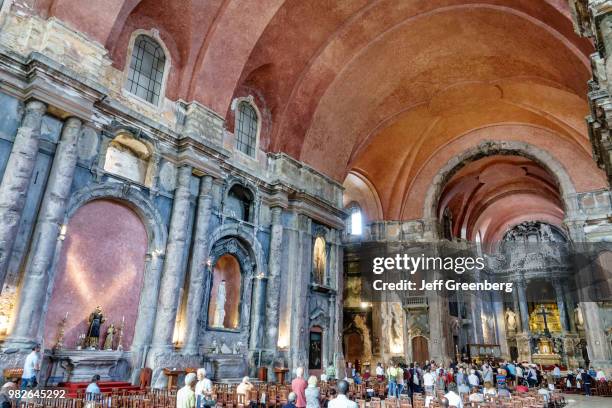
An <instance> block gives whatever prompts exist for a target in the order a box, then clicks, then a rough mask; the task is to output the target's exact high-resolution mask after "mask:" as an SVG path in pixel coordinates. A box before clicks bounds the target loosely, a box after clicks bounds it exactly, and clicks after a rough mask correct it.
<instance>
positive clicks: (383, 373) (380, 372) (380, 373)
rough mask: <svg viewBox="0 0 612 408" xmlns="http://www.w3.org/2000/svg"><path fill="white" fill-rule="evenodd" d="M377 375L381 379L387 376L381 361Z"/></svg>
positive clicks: (377, 366)
mask: <svg viewBox="0 0 612 408" xmlns="http://www.w3.org/2000/svg"><path fill="white" fill-rule="evenodd" d="M376 377H377V378H378V380H379V381H382V380H383V378H384V377H385V369H384V368H383V366H382V364H381V363H378V364H377V365H376Z"/></svg>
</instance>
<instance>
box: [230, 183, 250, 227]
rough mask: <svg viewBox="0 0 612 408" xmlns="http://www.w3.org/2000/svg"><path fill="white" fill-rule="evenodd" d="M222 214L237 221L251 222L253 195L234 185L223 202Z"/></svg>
mask: <svg viewBox="0 0 612 408" xmlns="http://www.w3.org/2000/svg"><path fill="white" fill-rule="evenodd" d="M223 213H224V214H225V215H227V216H230V217H232V218H235V219H237V220H242V221H247V222H252V221H253V218H252V215H253V195H252V194H251V192H250V191H249V190H248V189H246V188H244V187H242V186H241V185H239V184H236V185H234V186H233V187H232V188H231V189H230V191H229V193H227V198H226V200H225V206H224V209H223Z"/></svg>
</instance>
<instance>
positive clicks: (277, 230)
mask: <svg viewBox="0 0 612 408" xmlns="http://www.w3.org/2000/svg"><path fill="white" fill-rule="evenodd" d="M271 213H272V214H271V218H272V222H271V224H272V225H271V228H270V229H271V231H270V253H269V255H268V285H267V290H266V348H268V349H270V350H275V349H276V343H277V341H278V317H279V314H278V312H279V304H280V302H279V300H280V285H281V281H280V278H281V276H280V273H281V256H282V247H283V223H282V214H283V209H282V208H281V207H272V209H271Z"/></svg>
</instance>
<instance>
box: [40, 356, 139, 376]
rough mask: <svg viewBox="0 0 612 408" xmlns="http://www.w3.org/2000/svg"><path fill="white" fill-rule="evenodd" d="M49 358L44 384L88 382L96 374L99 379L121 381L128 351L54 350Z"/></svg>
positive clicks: (126, 363)
mask: <svg viewBox="0 0 612 408" xmlns="http://www.w3.org/2000/svg"><path fill="white" fill-rule="evenodd" d="M47 358H48V359H49V360H48V361H49V363H48V364H49V368H48V371H47V372H49V376H48V377H47V379H46V385H57V384H59V383H61V382H89V381H91V378H92V377H93V376H94V375H96V374H98V375H99V376H100V381H122V380H125V377H126V375H127V367H128V361H129V359H130V353H129V352H125V351H119V350H55V351H52V352H50V353H49V354H45V359H47Z"/></svg>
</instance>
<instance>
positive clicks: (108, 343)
mask: <svg viewBox="0 0 612 408" xmlns="http://www.w3.org/2000/svg"><path fill="white" fill-rule="evenodd" d="M113 337H115V325H114V324H111V325H110V326H108V329H107V330H106V339H105V340H104V350H112V349H113Z"/></svg>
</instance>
